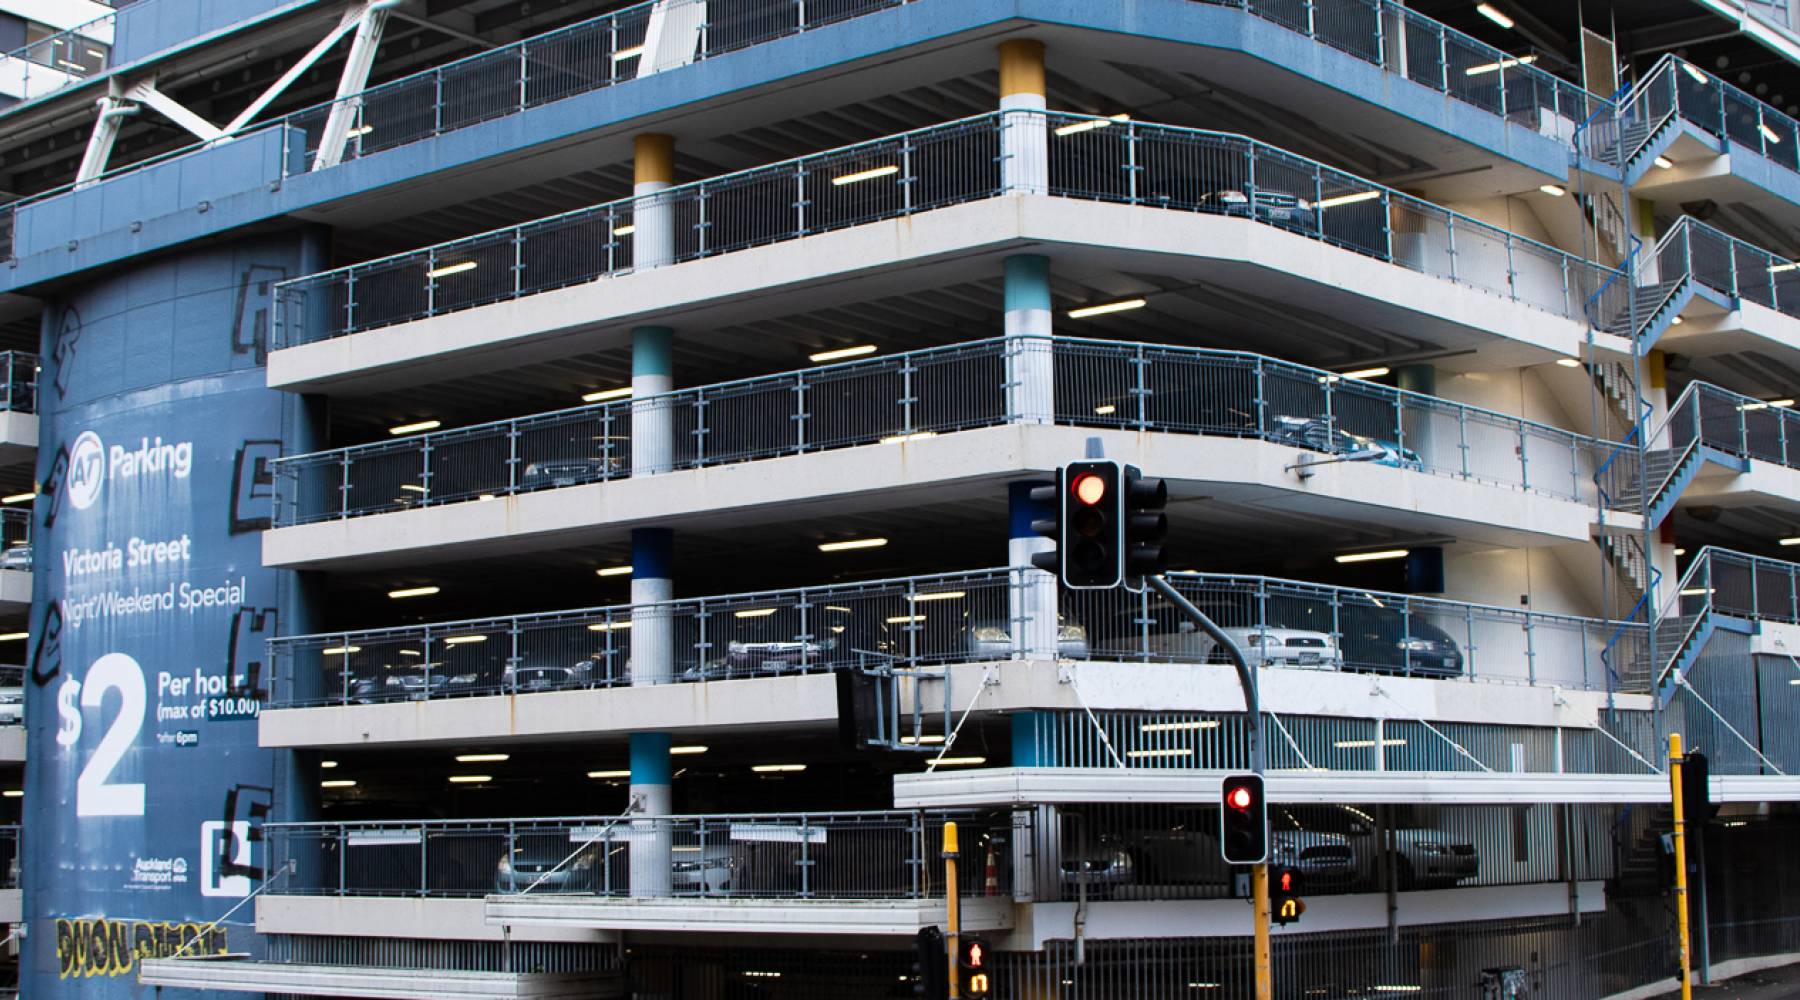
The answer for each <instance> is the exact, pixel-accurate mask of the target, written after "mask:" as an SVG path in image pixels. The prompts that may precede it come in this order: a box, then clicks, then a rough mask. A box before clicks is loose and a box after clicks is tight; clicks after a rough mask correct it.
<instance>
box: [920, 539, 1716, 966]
mask: <svg viewBox="0 0 1800 1000" xmlns="http://www.w3.org/2000/svg"><path fill="white" fill-rule="evenodd" d="M1144 582H1145V583H1146V584H1147V585H1148V586H1149V587H1150V589H1152V590H1154V591H1156V592H1157V593H1158V594H1161V595H1162V596H1163V597H1164V598H1165V599H1166V600H1167V601H1168V602H1169V603H1170V604H1173V605H1174V606H1175V609H1176V610H1177V611H1180V612H1181V613H1182V614H1184V615H1186V616H1187V617H1188V618H1189V619H1191V620H1192V621H1193V623H1194V624H1195V625H1198V626H1199V627H1200V631H1202V632H1205V633H1206V634H1207V635H1208V636H1210V637H1211V638H1212V641H1213V642H1216V643H1218V644H1219V647H1220V648H1222V649H1224V650H1225V652H1226V655H1228V656H1229V657H1230V658H1231V665H1232V667H1233V668H1234V669H1236V670H1237V675H1238V686H1239V687H1241V688H1243V690H1244V726H1245V736H1246V738H1247V739H1248V740H1249V742H1250V769H1251V770H1252V771H1254V772H1255V773H1256V774H1258V775H1261V774H1262V773H1263V764H1264V755H1263V738H1262V698H1261V696H1260V695H1259V694H1258V693H1257V689H1256V673H1255V671H1252V670H1251V669H1250V661H1249V660H1248V659H1246V658H1245V656H1244V651H1243V649H1242V648H1240V647H1239V646H1238V644H1237V641H1236V640H1235V639H1233V638H1232V637H1231V636H1229V635H1227V634H1225V630H1224V629H1222V628H1220V627H1219V626H1218V625H1217V624H1216V623H1214V622H1213V620H1212V619H1211V618H1208V617H1206V613H1205V612H1203V611H1201V610H1200V609H1199V608H1197V607H1195V606H1194V602H1193V601H1190V600H1188V599H1187V598H1186V597H1183V596H1182V594H1181V592H1180V591H1178V590H1176V589H1175V588H1174V587H1173V586H1171V585H1170V584H1169V581H1167V580H1165V579H1163V578H1162V576H1161V575H1160V574H1159V575H1155V576H1146V577H1144ZM1250 896H1251V906H1252V908H1253V909H1254V910H1255V911H1256V913H1255V917H1254V919H1255V921H1256V956H1255V958H1256V1000H1274V996H1275V973H1274V958H1273V955H1272V949H1271V946H1270V944H1269V865H1268V862H1267V861H1264V862H1263V863H1262V864H1259V865H1255V866H1253V867H1252V868H1251V870H1250ZM1683 912H1685V911H1683ZM1683 926H1684V927H1685V926H1686V925H1685V924H1684V925H1683ZM1684 938H1685V935H1684ZM1684 954H1685V953H1684ZM1684 982H1685V980H1684ZM953 995H954V994H953ZM1683 1000H1687V998H1685V997H1684V998H1683Z"/></svg>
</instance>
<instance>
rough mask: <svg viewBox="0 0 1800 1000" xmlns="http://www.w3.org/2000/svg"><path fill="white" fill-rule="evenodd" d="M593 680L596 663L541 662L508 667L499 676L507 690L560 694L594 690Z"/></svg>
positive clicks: (581, 661) (510, 664)
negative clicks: (565, 690)
mask: <svg viewBox="0 0 1800 1000" xmlns="http://www.w3.org/2000/svg"><path fill="white" fill-rule="evenodd" d="M594 679H595V672H594V661H593V660H577V661H575V662H574V663H558V662H554V661H550V660H538V661H532V662H526V663H517V664H514V663H509V664H507V665H506V669H505V670H504V671H503V672H502V673H501V675H500V684H501V687H502V688H503V689H504V690H506V691H561V690H564V689H567V688H583V687H592V686H593V685H594Z"/></svg>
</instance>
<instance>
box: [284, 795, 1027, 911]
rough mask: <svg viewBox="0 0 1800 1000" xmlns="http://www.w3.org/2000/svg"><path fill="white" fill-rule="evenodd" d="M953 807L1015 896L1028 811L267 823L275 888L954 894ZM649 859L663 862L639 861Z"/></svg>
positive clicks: (980, 881) (774, 895) (379, 892)
mask: <svg viewBox="0 0 1800 1000" xmlns="http://www.w3.org/2000/svg"><path fill="white" fill-rule="evenodd" d="M948 820H954V821H956V823H957V825H958V828H959V830H958V832H959V834H960V840H961V846H962V849H963V851H964V852H965V854H966V855H972V856H975V857H978V858H982V859H984V860H985V858H986V857H988V856H992V857H993V858H994V860H995V871H994V875H995V878H996V879H997V882H998V886H999V890H1000V891H1003V892H1005V894H1007V895H1009V896H1010V895H1011V885H1012V849H1011V847H1010V844H1011V842H1012V840H1013V838H1014V837H1020V836H1022V837H1027V838H1029V836H1030V833H1031V817H1030V814H1029V813H1020V814H1017V815H1016V816H1015V814H1013V813H1011V812H1004V813H999V814H984V813H977V812H967V811H900V810H888V811H871V812H820V813H745V814H723V815H712V816H647V815H640V814H633V815H631V816H629V817H628V818H621V817H618V816H590V817H558V818H520V819H485V820H481V819H471V820H437V819H427V820H399V821H380V822H344V823H270V824H267V825H265V826H264V827H263V828H262V831H263V835H264V837H265V838H266V839H267V841H268V844H269V858H270V863H269V870H270V871H272V872H284V873H285V872H289V866H290V865H291V866H292V870H291V873H288V874H285V875H284V876H282V877H281V880H280V881H279V882H277V883H275V884H273V885H272V886H271V887H270V889H269V890H268V892H269V893H270V894H272V895H337V896H450V897H458V896H460V897H470V896H487V895H511V894H529V895H533V896H541V895H566V894H580V895H589V896H600V897H630V896H633V895H637V896H640V897H642V896H657V897H714V898H721V899H734V898H742V899H777V900H795V901H803V900H831V899H931V898H942V896H943V894H944V867H943V861H942V852H943V825H944V823H945V821H948ZM990 848H991V849H990ZM634 864H636V865H637V866H638V871H636V872H633V870H632V868H633V865H634ZM652 864H653V865H655V866H656V871H654V872H646V871H644V870H643V866H645V865H652ZM665 866H666V867H665ZM987 874H988V873H987V871H986V866H984V865H983V864H981V863H979V862H978V863H976V864H965V865H963V866H962V867H961V870H960V872H959V876H958V882H960V883H961V889H962V892H963V894H964V895H965V896H980V895H983V894H984V893H986V892H988V891H990V890H989V889H988V888H987V887H986V885H985V882H986V876H987ZM634 877H635V885H636V890H637V891H636V892H635V893H634V892H633V888H634Z"/></svg>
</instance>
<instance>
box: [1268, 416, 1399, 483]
mask: <svg viewBox="0 0 1800 1000" xmlns="http://www.w3.org/2000/svg"><path fill="white" fill-rule="evenodd" d="M1269 440H1271V441H1274V442H1277V443H1279V444H1291V445H1296V446H1298V447H1301V448H1306V449H1309V450H1311V451H1322V452H1325V453H1326V454H1328V455H1356V454H1364V453H1368V454H1372V455H1373V457H1371V458H1369V459H1366V461H1368V462H1371V463H1373V464H1375V465H1386V466H1390V467H1392V468H1396V469H1414V470H1417V469H1423V468H1424V467H1425V462H1424V460H1423V459H1421V458H1420V457H1419V453H1418V452H1416V451H1413V450H1412V449H1411V448H1406V447H1403V446H1401V445H1400V444H1398V443H1396V442H1393V441H1385V440H1382V439H1380V438H1373V437H1366V436H1364V435H1361V434H1352V433H1350V432H1349V431H1346V430H1343V429H1342V428H1338V427H1333V426H1332V424H1331V421H1329V420H1326V419H1325V418H1323V417H1293V416H1280V417H1275V418H1273V419H1272V420H1270V421H1269Z"/></svg>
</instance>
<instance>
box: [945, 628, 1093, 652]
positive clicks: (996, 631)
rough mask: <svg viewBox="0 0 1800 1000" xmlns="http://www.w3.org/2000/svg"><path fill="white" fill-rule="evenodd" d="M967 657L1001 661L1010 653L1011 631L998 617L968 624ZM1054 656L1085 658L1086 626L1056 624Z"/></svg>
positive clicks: (1086, 644)
mask: <svg viewBox="0 0 1800 1000" xmlns="http://www.w3.org/2000/svg"><path fill="white" fill-rule="evenodd" d="M968 637H969V656H970V658H971V659H976V660H1004V659H1007V658H1008V657H1010V656H1012V649H1013V640H1012V632H1011V631H1010V630H1009V629H1008V627H1007V623H1006V622H1004V621H1000V620H998V619H995V620H991V621H979V622H976V623H975V624H974V625H971V626H970V627H969V631H968ZM1056 655H1057V656H1059V657H1062V658H1063V659H1065V660H1085V659H1087V658H1088V655H1089V651H1088V636H1087V627H1086V626H1083V625H1077V624H1073V623H1070V622H1063V623H1061V624H1059V625H1057V626H1056Z"/></svg>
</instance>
